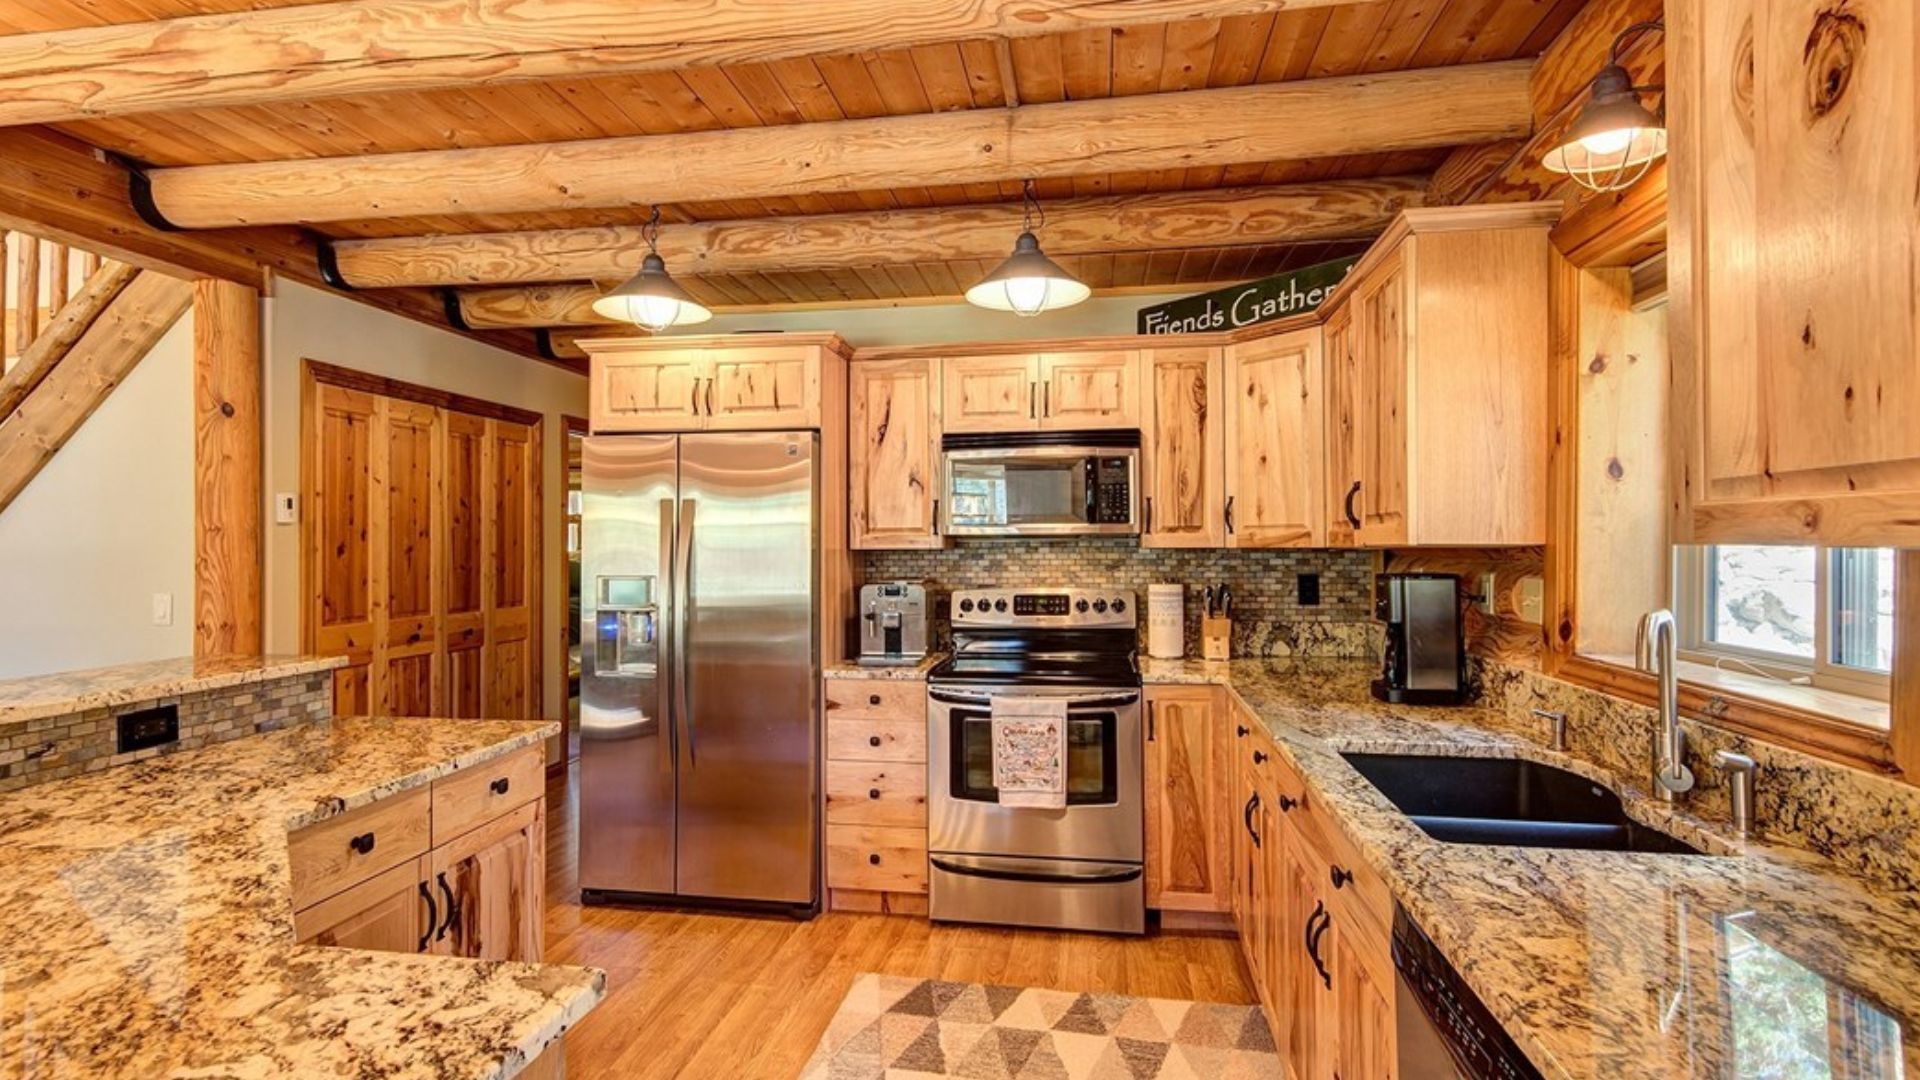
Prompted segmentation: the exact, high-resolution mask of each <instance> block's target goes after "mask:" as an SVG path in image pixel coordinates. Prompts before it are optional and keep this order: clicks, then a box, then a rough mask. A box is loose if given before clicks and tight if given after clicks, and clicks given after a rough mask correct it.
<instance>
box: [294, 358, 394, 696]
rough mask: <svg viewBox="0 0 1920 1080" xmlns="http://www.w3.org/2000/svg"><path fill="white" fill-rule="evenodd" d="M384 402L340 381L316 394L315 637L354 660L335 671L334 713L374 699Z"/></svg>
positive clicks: (312, 502)
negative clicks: (376, 481) (374, 574)
mask: <svg viewBox="0 0 1920 1080" xmlns="http://www.w3.org/2000/svg"><path fill="white" fill-rule="evenodd" d="M378 403H379V399H378V398H376V397H374V396H373V395H371V394H362V393H359V392H357V391H353V390H346V389H343V388H341V387H337V386H318V387H316V388H315V393H314V406H315V415H314V417H313V421H312V423H313V426H312V429H311V430H312V432H313V439H314V442H315V445H314V446H313V447H312V448H311V449H310V451H309V452H310V453H311V455H312V459H311V460H312V468H311V470H310V475H311V480H312V484H313V489H312V491H311V493H310V495H309V500H308V511H307V520H308V521H310V522H311V523H312V525H311V526H310V537H311V541H312V545H313V546H312V548H311V550H309V551H308V552H307V558H308V560H309V562H308V577H309V580H310V581H311V582H312V583H313V586H314V589H315V596H314V599H313V603H314V611H313V614H312V620H313V622H312V626H313V631H312V642H313V647H314V649H315V650H316V651H317V652H320V653H323V654H325V655H329V656H345V657H346V658H347V666H346V667H344V668H340V669H338V670H337V671H335V672H334V712H335V714H337V715H340V716H353V715H364V714H365V713H367V712H368V711H369V706H370V705H371V704H372V702H371V699H370V697H369V694H368V690H369V688H370V686H369V670H368V669H369V667H370V665H371V664H372V662H373V643H374V626H373V593H372V589H371V587H370V577H371V571H372V566H373V560H374V553H373V549H372V530H373V515H372V499H371V491H372V486H373V450H374V445H373V444H374V438H375V428H376V423H375V412H376V410H377V408H378Z"/></svg>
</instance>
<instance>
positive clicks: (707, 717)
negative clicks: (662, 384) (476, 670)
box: [579, 431, 820, 911]
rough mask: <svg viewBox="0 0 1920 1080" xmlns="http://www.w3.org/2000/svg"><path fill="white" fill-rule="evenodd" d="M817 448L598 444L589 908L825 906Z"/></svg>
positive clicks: (589, 517)
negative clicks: (635, 904)
mask: <svg viewBox="0 0 1920 1080" xmlns="http://www.w3.org/2000/svg"><path fill="white" fill-rule="evenodd" d="M818 450H819V436H818V435H817V434H816V433H814V432H811V431H802V432H741V433H728V434H699V435H609V436H598V437H594V438H589V439H587V440H586V443H585V451H584V452H585V459H584V462H583V483H582V499H583V503H584V505H583V507H582V513H583V522H582V527H583V535H582V555H581V562H582V580H581V608H582V611H581V619H582V633H581V642H582V648H581V671H580V695H581V710H580V818H579V820H580V837H579V842H580V887H581V891H582V895H583V899H585V900H586V901H587V902H595V901H604V900H625V899H638V900H656V901H660V900H665V901H670V902H718V903H723V904H727V905H747V906H774V907H782V908H788V909H799V910H803V911H814V910H817V909H818V903H819V894H820V889H819V857H818V854H817V853H818V849H819V840H818V838H819V828H820V826H819V820H818V816H819V810H818V807H819V797H818V791H819V772H820V770H819V765H818V761H819V752H818V747H819V736H818V732H819V717H818V705H817V701H818V694H817V688H818V687H819V685H820V681H819V680H820V642H819V635H818V629H817V627H818V617H817V612H816V607H817V600H818V596H819V583H820V569H819V568H820V528H819V522H820V498H819V486H820V485H819V469H818V464H817V462H818V458H819V453H818Z"/></svg>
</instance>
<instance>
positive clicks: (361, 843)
mask: <svg viewBox="0 0 1920 1080" xmlns="http://www.w3.org/2000/svg"><path fill="white" fill-rule="evenodd" d="M347 846H348V847H350V848H352V849H353V850H354V852H355V854H359V855H371V854H372V853H373V834H372V833H370V832H363V833H361V834H360V835H359V836H356V837H354V838H353V839H351V840H349V841H347Z"/></svg>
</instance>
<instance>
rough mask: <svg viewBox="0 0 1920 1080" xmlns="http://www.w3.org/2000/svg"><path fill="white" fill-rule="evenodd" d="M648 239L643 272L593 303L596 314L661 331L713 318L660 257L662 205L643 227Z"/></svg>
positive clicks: (641, 231)
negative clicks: (669, 272) (671, 273)
mask: <svg viewBox="0 0 1920 1080" xmlns="http://www.w3.org/2000/svg"><path fill="white" fill-rule="evenodd" d="M640 235H641V236H642V237H644V238H645V239H646V241H647V256H646V258H644V259H642V260H640V272H639V273H637V274H635V275H633V276H632V277H631V278H628V279H627V282H626V284H624V285H622V286H620V287H619V288H617V289H615V290H613V291H612V292H610V293H608V294H607V295H605V296H602V297H601V298H599V299H598V300H595V301H594V302H593V310H594V312H595V313H596V314H598V315H601V316H603V317H605V318H609V319H614V320H616V321H619V322H630V323H633V324H634V325H636V326H640V327H643V328H645V329H647V330H651V331H653V332H654V333H656V334H657V333H659V332H660V331H662V330H665V329H667V328H668V327H671V326H691V325H692V324H694V323H703V322H706V321H707V320H708V319H711V318H713V312H712V311H710V310H708V309H707V307H706V305H704V304H702V303H700V301H698V300H695V299H694V298H693V297H692V296H691V295H690V294H689V293H688V292H687V290H685V289H683V288H681V287H680V283H679V282H677V281H675V280H673V277H672V275H670V274H668V273H667V262H666V260H665V259H662V258H661V257H660V251H659V246H658V245H659V240H660V208H659V207H658V206H656V207H654V208H653V216H652V217H651V218H649V219H648V220H647V223H646V224H645V225H643V226H641V227H640Z"/></svg>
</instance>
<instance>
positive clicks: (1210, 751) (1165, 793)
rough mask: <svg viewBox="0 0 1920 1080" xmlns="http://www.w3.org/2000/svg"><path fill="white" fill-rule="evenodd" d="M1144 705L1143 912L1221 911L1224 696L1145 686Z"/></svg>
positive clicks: (1225, 869)
mask: <svg viewBox="0 0 1920 1080" xmlns="http://www.w3.org/2000/svg"><path fill="white" fill-rule="evenodd" d="M1146 704H1147V708H1146V720H1147V722H1146V731H1145V739H1146V745H1145V751H1146V752H1145V754H1144V756H1143V757H1142V761H1143V762H1144V766H1145V768H1144V772H1145V785H1144V786H1145V789H1146V793H1147V799H1146V824H1147V848H1146V850H1147V856H1146V877H1147V881H1146V892H1147V906H1148V907H1150V908H1156V909H1158V910H1161V911H1196V912H1225V911H1228V910H1230V909H1231V906H1232V901H1233V894H1232V889H1231V886H1230V884H1229V882H1230V881H1231V880H1232V876H1233V866H1232V855H1231V852H1230V851H1229V850H1228V845H1229V838H1230V837H1231V835H1232V834H1231V832H1229V830H1228V819H1229V814H1230V810H1229V807H1228V800H1229V799H1230V798H1231V797H1232V789H1233V784H1232V780H1231V778H1230V776H1229V773H1230V770H1231V769H1232V767H1233V758H1232V754H1231V752H1230V748H1229V746H1228V739H1227V729H1226V722H1225V718H1224V711H1225V694H1224V693H1223V692H1222V691H1221V690H1220V689H1218V688H1217V687H1211V686H1149V687H1148V688H1147V691H1146Z"/></svg>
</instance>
